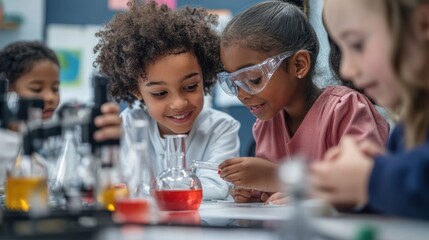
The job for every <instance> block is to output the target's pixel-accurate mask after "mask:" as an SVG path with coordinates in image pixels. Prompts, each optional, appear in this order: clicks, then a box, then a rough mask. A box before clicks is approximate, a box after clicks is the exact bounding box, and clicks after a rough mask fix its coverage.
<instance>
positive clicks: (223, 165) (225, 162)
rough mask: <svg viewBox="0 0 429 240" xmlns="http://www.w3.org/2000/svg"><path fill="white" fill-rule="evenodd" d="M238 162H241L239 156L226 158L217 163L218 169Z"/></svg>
mask: <svg viewBox="0 0 429 240" xmlns="http://www.w3.org/2000/svg"><path fill="white" fill-rule="evenodd" d="M239 162H241V159H240V158H230V159H227V160H225V161H223V162H222V163H221V164H219V169H220V170H222V171H223V169H224V168H226V167H228V166H231V165H234V164H237V163H239Z"/></svg>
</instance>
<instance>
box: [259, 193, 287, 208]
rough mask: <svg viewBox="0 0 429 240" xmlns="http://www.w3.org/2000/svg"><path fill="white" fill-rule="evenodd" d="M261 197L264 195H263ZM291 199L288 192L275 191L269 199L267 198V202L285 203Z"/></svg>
mask: <svg viewBox="0 0 429 240" xmlns="http://www.w3.org/2000/svg"><path fill="white" fill-rule="evenodd" d="M261 199H263V198H262V196H261ZM289 201H290V198H289V196H288V194H286V193H283V192H276V193H273V194H272V195H271V196H270V197H269V198H268V199H267V200H265V201H264V202H265V204H274V205H283V204H286V203H288V202H289Z"/></svg>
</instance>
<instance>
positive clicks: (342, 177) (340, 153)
mask: <svg viewBox="0 0 429 240" xmlns="http://www.w3.org/2000/svg"><path fill="white" fill-rule="evenodd" d="M373 164H374V163H373V159H372V158H370V157H369V156H368V155H367V154H366V153H365V152H363V151H362V149H361V148H360V145H359V143H358V142H357V141H356V140H354V139H352V138H350V137H346V138H344V139H343V140H342V141H341V143H340V145H339V146H338V147H337V148H335V149H333V150H332V151H329V152H327V153H326V155H325V158H324V159H323V161H320V162H316V163H313V164H312V165H311V166H310V172H311V184H312V188H313V191H314V192H313V195H314V196H316V197H319V198H323V199H325V200H327V201H329V202H331V203H332V204H334V205H336V206H337V207H347V208H350V207H356V206H363V205H364V204H366V203H367V200H368V195H367V187H368V181H369V176H370V173H371V170H372V167H373Z"/></svg>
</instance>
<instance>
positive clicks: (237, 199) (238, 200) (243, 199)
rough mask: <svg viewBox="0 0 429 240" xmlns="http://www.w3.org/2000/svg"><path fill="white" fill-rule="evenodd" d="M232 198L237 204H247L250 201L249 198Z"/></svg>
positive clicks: (239, 196)
mask: <svg viewBox="0 0 429 240" xmlns="http://www.w3.org/2000/svg"><path fill="white" fill-rule="evenodd" d="M233 198H234V201H235V202H238V203H245V202H249V201H250V198H248V197H243V196H241V195H235V196H234V197H233Z"/></svg>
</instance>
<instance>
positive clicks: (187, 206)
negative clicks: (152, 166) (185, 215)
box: [155, 189, 203, 211]
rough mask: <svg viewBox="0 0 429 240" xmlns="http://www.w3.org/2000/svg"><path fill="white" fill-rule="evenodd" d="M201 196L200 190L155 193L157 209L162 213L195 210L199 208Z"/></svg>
mask: <svg viewBox="0 0 429 240" xmlns="http://www.w3.org/2000/svg"><path fill="white" fill-rule="evenodd" d="M202 196H203V191H202V190H201V189H199V190H163V191H155V198H156V201H157V203H158V207H159V209H161V210H164V211H186V210H197V209H198V208H199V207H200V204H201V199H202Z"/></svg>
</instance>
